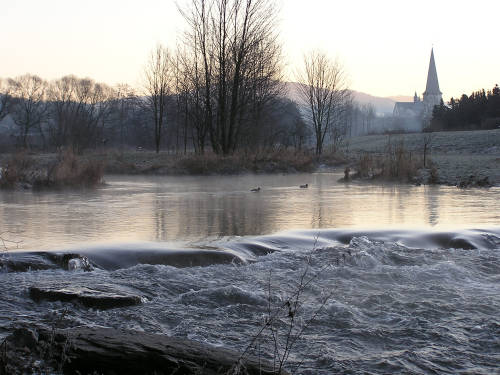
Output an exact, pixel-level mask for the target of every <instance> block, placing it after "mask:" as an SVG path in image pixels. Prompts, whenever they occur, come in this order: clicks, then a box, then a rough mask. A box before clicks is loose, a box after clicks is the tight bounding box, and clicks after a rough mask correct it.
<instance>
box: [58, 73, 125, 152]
mask: <svg viewBox="0 0 500 375" xmlns="http://www.w3.org/2000/svg"><path fill="white" fill-rule="evenodd" d="M115 96H116V92H115V90H114V89H112V88H111V87H109V86H107V85H105V84H103V83H96V82H94V81H93V80H91V79H89V78H83V79H80V78H78V77H75V76H65V77H62V78H61V79H58V80H56V81H53V82H51V84H50V87H49V92H48V98H49V100H50V107H51V111H50V112H51V124H50V134H51V138H52V142H53V143H54V145H55V146H56V147H61V146H70V147H72V148H73V149H74V150H75V151H77V152H82V151H83V150H84V149H86V148H88V147H92V146H96V145H97V144H98V143H99V139H101V138H102V134H103V132H104V129H105V127H106V125H107V124H108V121H109V119H110V115H111V111H112V108H113V100H114V98H115Z"/></svg>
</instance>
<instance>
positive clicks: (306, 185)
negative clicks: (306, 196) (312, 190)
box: [300, 184, 309, 189]
mask: <svg viewBox="0 0 500 375" xmlns="http://www.w3.org/2000/svg"><path fill="white" fill-rule="evenodd" d="M308 187H309V184H305V185H300V188H301V189H307V188H308Z"/></svg>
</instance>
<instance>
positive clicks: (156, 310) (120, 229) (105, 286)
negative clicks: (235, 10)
mask: <svg viewBox="0 0 500 375" xmlns="http://www.w3.org/2000/svg"><path fill="white" fill-rule="evenodd" d="M340 177H341V176H340V175H339V174H335V173H317V174H312V175H309V174H307V175H306V174H304V175H302V174H297V175H282V176H281V175H277V176H275V175H273V176H268V175H259V176H231V177H220V176H217V177H143V176H141V177H132V176H126V177H122V176H121V177H112V176H110V177H107V179H106V181H107V184H106V186H104V187H102V188H99V189H97V190H96V191H92V192H89V191H76V192H75V191H73V192H68V191H61V192H31V191H21V192H11V191H2V192H0V232H4V234H3V237H4V238H7V239H11V240H21V241H22V242H21V243H20V244H18V245H16V244H13V243H7V246H8V247H9V251H8V252H4V253H3V254H2V255H0V260H1V261H2V263H1V264H2V270H3V271H2V272H0V283H1V285H2V286H3V287H2V288H1V289H0V301H1V306H0V336H1V335H5V334H6V332H7V331H8V329H9V328H10V327H12V326H15V325H18V324H22V323H34V322H36V323H37V324H46V325H50V324H51V322H52V321H54V319H55V318H54V317H55V316H59V315H60V312H61V311H62V310H64V309H66V308H67V309H68V312H67V314H66V315H64V318H63V319H62V321H61V322H60V324H61V325H62V326H64V327H72V326H77V325H82V324H85V325H97V326H107V327H117V328H128V329H137V330H144V331H147V332H153V333H162V334H168V335H173V336H179V337H188V338H191V339H194V340H198V341H201V342H206V343H209V344H212V345H217V346H223V347H228V348H232V349H235V350H239V351H243V350H245V348H246V347H247V346H248V345H249V344H250V342H251V341H252V338H253V337H254V336H255V335H256V334H257V333H258V332H259V329H260V327H262V325H263V324H264V322H265V321H266V320H265V319H266V316H267V317H269V314H271V316H273V324H274V325H275V328H276V331H275V332H278V334H279V336H278V341H279V342H281V343H285V342H286V336H287V335H286V332H287V331H286V327H289V324H290V322H291V316H293V328H294V330H293V331H292V337H294V334H296V333H300V335H299V336H300V338H299V339H297V341H294V346H293V347H292V350H291V352H290V357H289V359H288V361H287V366H288V367H287V368H288V369H289V370H295V368H298V370H297V371H296V373H302V374H331V373H341V374H358V373H359V374H387V373H394V374H400V373H406V374H436V373H443V374H458V373H461V374H495V373H500V370H499V367H498V363H500V318H499V317H500V313H499V311H500V189H499V188H490V189H467V190H460V189H457V188H454V187H443V186H435V187H434V186H430V187H429V186H419V187H416V186H410V185H403V186H392V185H385V186H380V185H377V186H374V185H368V184H348V185H345V184H342V183H338V182H337V180H338V179H339V178H340ZM306 183H307V184H308V185H309V187H308V188H307V189H301V188H300V187H299V185H302V184H306ZM255 187H261V191H260V192H257V193H254V192H251V191H250V190H251V189H252V188H255ZM16 246H19V249H15V248H16ZM63 253H72V254H76V255H78V256H79V258H77V259H76V260H77V261H75V262H73V263H72V267H69V269H71V270H68V267H67V264H66V265H64V264H62V263H61V262H59V261H57V260H54V254H63ZM81 259H85V260H86V259H88V260H89V262H90V263H91V264H92V267H91V268H92V271H91V272H85V271H84V270H83V269H81V267H79V265H81V262H80V260H81ZM79 262H80V263H79ZM301 280H302V284H303V286H304V288H303V290H302V289H301V288H300V284H301ZM304 284H306V285H304ZM32 286H39V287H43V288H46V289H48V290H61V289H65V290H72V291H75V292H78V291H79V290H82V289H83V288H85V290H86V291H89V290H90V291H101V292H112V293H118V294H133V295H138V296H140V297H141V299H142V304H141V305H139V306H133V307H122V308H115V309H106V310H100V309H93V308H88V307H84V306H83V305H81V304H78V303H67V302H59V301H50V302H49V301H41V302H37V303H35V302H34V301H32V300H31V299H30V296H29V292H28V290H29V289H30V287H32ZM299 289H300V290H301V294H300V296H299V298H298V299H297V301H298V305H297V308H296V309H292V314H290V312H291V311H290V309H289V307H288V304H287V302H291V303H292V305H293V303H294V302H295V301H296V299H295V298H294V297H295V296H296V292H297V290H299ZM274 317H276V318H274ZM311 318H314V319H311ZM304 327H305V329H304V330H303V331H302V328H304ZM255 343H256V345H255V348H253V349H251V352H253V353H254V354H257V355H261V356H262V357H264V358H268V359H269V358H272V357H276V356H275V355H274V354H273V352H274V349H273V348H275V346H274V341H273V339H272V337H271V336H270V332H269V331H267V330H265V331H264V333H263V334H262V335H261V336H260V337H259V339H258V340H256V341H255ZM278 348H279V349H278V353H279V354H282V353H283V350H284V349H283V348H282V347H281V346H278Z"/></svg>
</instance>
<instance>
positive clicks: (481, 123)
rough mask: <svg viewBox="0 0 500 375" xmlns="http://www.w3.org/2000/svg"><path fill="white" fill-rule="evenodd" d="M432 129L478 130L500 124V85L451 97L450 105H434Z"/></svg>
mask: <svg viewBox="0 0 500 375" xmlns="http://www.w3.org/2000/svg"><path fill="white" fill-rule="evenodd" d="M430 126H431V129H432V130H478V129H494V128H497V127H498V126H500V87H498V85H495V87H493V89H492V90H489V91H487V92H485V90H484V89H483V90H481V91H476V92H474V93H472V94H471V95H470V96H467V95H465V94H464V95H462V96H461V97H460V99H455V98H451V99H450V101H449V103H448V105H445V104H444V103H443V102H441V105H439V106H436V107H434V110H433V113H432V120H431V123H430Z"/></svg>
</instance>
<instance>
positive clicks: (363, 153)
mask: <svg viewBox="0 0 500 375" xmlns="http://www.w3.org/2000/svg"><path fill="white" fill-rule="evenodd" d="M388 145H392V146H393V151H392V152H393V153H394V152H396V148H395V146H397V145H400V146H402V147H404V152H405V155H406V157H407V158H408V159H409V160H410V161H411V163H406V165H405V167H406V168H408V167H411V168H410V169H411V170H409V171H405V173H406V174H407V175H408V176H406V175H405V176H404V177H405V179H404V181H403V180H402V179H396V178H393V177H392V176H387V175H386V176H384V175H379V179H378V180H383V181H387V180H393V181H395V182H409V183H415V184H424V185H427V184H441V185H450V186H459V187H476V186H477V187H486V186H500V129H495V130H485V131H463V132H435V133H413V134H400V135H370V136H360V137H354V138H351V139H349V142H348V145H347V147H346V149H345V150H344V152H343V153H342V154H325V155H323V156H322V157H321V158H320V159H318V158H317V157H316V156H315V155H314V153H312V152H308V151H301V152H296V151H293V150H281V151H271V152H253V153H243V152H241V153H236V154H233V155H229V156H219V155H215V154H213V153H210V152H207V153H205V154H204V155H196V154H186V155H184V154H172V153H168V152H160V153H158V154H157V153H155V152H153V151H146V150H130V149H128V150H101V151H93V152H89V153H86V154H84V155H81V156H74V155H69V156H70V157H69V158H67V159H69V160H65V161H64V162H63V163H60V164H61V167H60V168H59V169H58V171H59V172H58V173H55V174H54V173H53V172H54V170H56V169H57V168H56V169H54V168H55V166H56V165H57V163H58V161H59V162H60V161H61V159H62V158H61V154H55V153H21V154H14V155H12V154H0V168H1V171H0V182H1V180H2V179H3V180H4V182H5V171H6V167H7V166H8V165H9V164H12V163H13V162H12V161H14V164H15V166H16V168H17V169H18V170H16V173H15V182H14V183H10V182H9V183H8V184H5V183H3V184H2V183H0V185H4V187H5V185H7V187H12V186H15V187H21V188H31V187H37V186H41V187H58V186H61V187H65V186H70V187H76V186H82V185H83V186H89V185H90V186H95V185H96V184H98V183H99V181H100V180H101V178H102V175H103V174H115V175H172V176H178V175H238V174H248V173H255V174H262V173H270V174H272V173H312V172H316V171H324V170H335V169H337V170H338V171H342V170H344V168H345V167H349V168H350V169H351V170H352V171H353V174H356V173H358V174H359V172H362V173H361V174H362V175H363V174H364V176H363V177H364V179H368V180H372V181H376V180H377V179H373V175H374V173H375V172H373V171H368V172H367V171H360V169H362V168H363V163H364V162H371V163H374V160H376V161H377V163H378V164H379V165H375V164H376V163H375V164H374V165H371V166H370V165H369V166H366V165H365V167H367V168H368V169H372V170H373V169H377V168H378V169H380V164H383V160H382V159H383V158H384V157H387V154H388V151H387V150H388ZM398 147H399V146H398ZM424 149H425V151H424ZM424 154H425V158H426V163H425V166H426V167H425V168H423V165H424V164H423V158H424ZM75 163H76V164H78V165H80V167H79V168H76V169H78V170H79V172H77V173H73V172H72V171H73V170H76V169H75V168H72V167H71V166H72V165H73V166H74V165H76V164H75ZM409 164H411V165H409ZM56 177H57V178H56Z"/></svg>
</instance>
